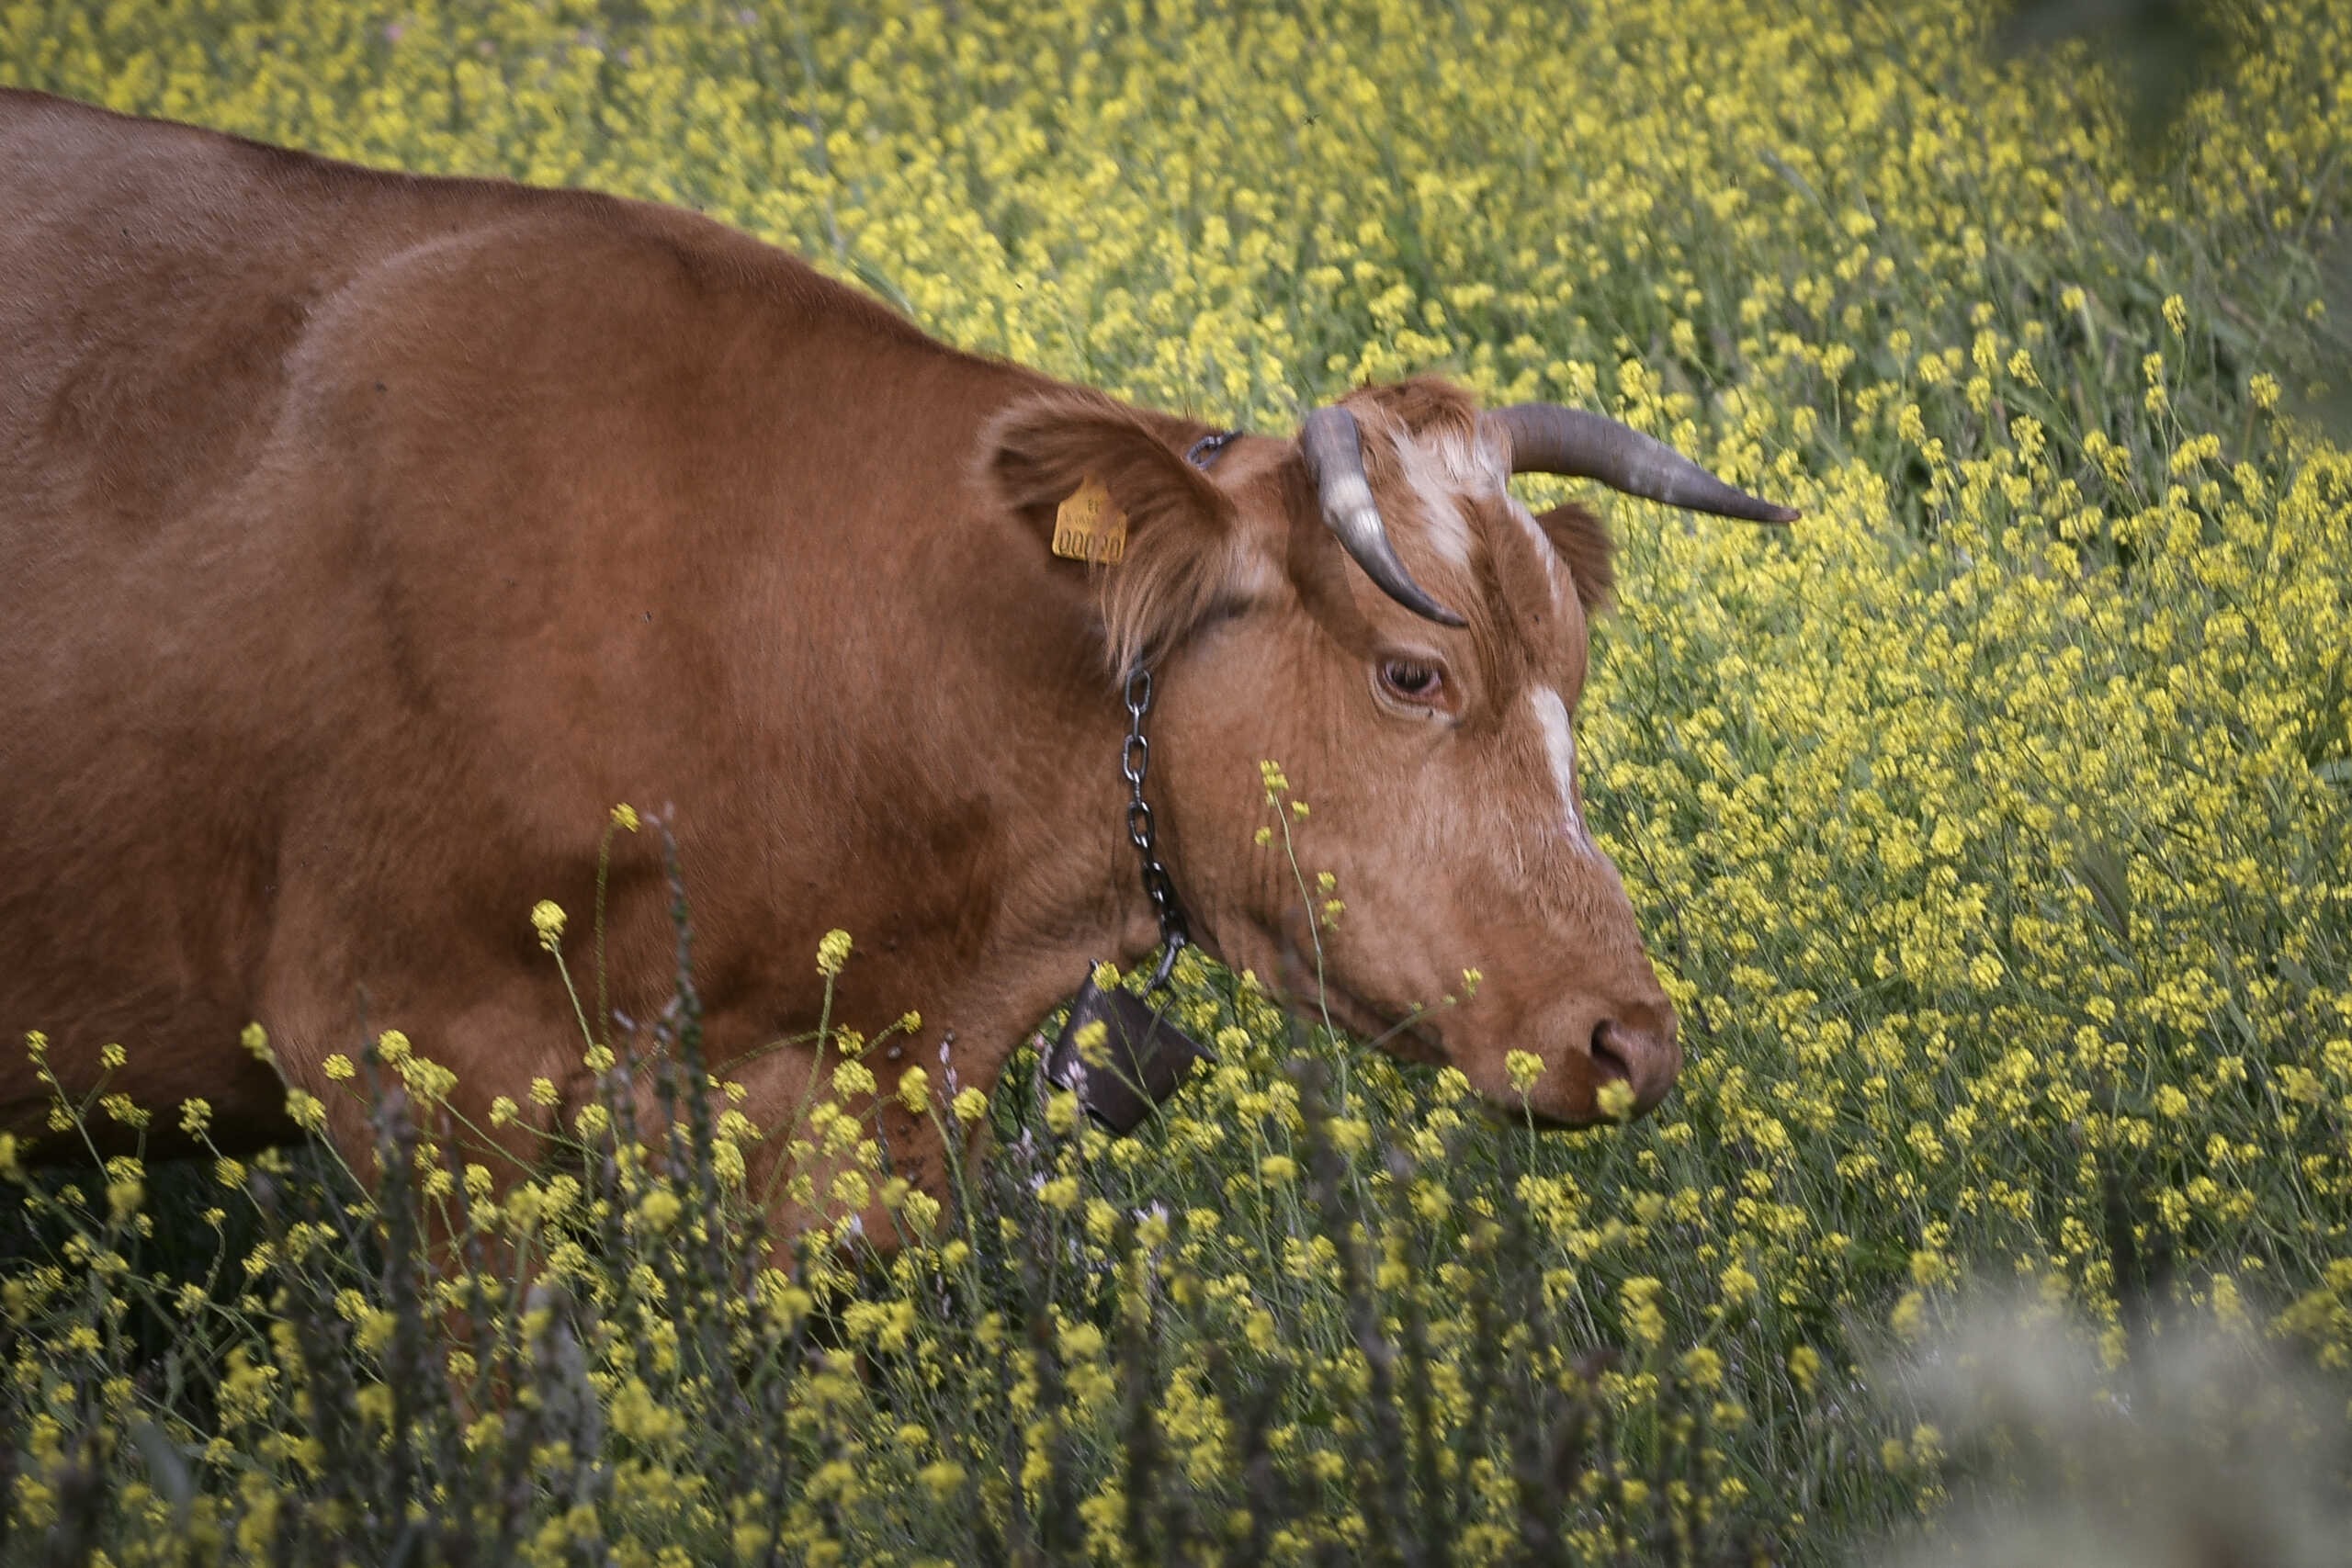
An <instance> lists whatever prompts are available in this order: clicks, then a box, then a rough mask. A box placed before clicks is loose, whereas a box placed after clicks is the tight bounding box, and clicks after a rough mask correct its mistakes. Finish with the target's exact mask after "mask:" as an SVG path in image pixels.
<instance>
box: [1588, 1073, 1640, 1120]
mask: <svg viewBox="0 0 2352 1568" xmlns="http://www.w3.org/2000/svg"><path fill="white" fill-rule="evenodd" d="M1593 1099H1594V1100H1596V1101H1597V1102H1598V1103H1599V1105H1600V1113H1601V1114H1602V1115H1603V1116H1606V1117H1608V1118H1609V1119H1610V1120H1611V1122H1623V1120H1625V1118H1626V1117H1628V1116H1631V1115H1632V1114H1633V1113H1634V1086H1633V1085H1631V1084H1629V1083H1627V1082H1626V1081H1625V1080H1624V1079H1623V1078H1611V1079H1610V1080H1609V1081H1608V1082H1607V1083H1605V1084H1602V1085H1601V1086H1600V1089H1599V1090H1597V1091H1596V1092H1595V1094H1594V1096H1593Z"/></svg>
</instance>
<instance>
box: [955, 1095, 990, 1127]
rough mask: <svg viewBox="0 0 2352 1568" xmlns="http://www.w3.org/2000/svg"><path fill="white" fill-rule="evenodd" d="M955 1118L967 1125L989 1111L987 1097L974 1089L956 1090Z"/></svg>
mask: <svg viewBox="0 0 2352 1568" xmlns="http://www.w3.org/2000/svg"><path fill="white" fill-rule="evenodd" d="M955 1110H956V1121H958V1122H963V1123H964V1124H965V1125H967V1126H969V1125H971V1124H972V1123H973V1122H978V1120H979V1119H980V1118H981V1117H983V1116H986V1115H987V1114H988V1113H989V1097H988V1096H987V1095H985V1094H982V1093H981V1092H980V1091H979V1090H978V1089H958V1090H956V1102H955Z"/></svg>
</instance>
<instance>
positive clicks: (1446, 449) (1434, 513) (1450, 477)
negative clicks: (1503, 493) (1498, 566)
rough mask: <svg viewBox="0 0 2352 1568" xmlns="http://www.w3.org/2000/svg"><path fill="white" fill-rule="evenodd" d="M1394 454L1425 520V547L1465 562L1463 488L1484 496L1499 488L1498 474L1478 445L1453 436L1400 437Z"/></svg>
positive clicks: (1459, 563) (1466, 536) (1466, 534)
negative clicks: (1404, 438)
mask: <svg viewBox="0 0 2352 1568" xmlns="http://www.w3.org/2000/svg"><path fill="white" fill-rule="evenodd" d="M1397 463H1398V465H1399V466H1400V467H1402V468H1404V470H1405V482H1406V483H1407V484H1408V485H1410V486H1411V487H1412V490H1413V496H1414V499H1415V500H1417V501H1419V502H1420V507H1421V515H1422V516H1423V517H1426V518H1427V519H1429V542H1430V548H1432V549H1434V550H1436V551H1437V553H1438V554H1440V555H1441V556H1443V557H1444V558H1446V559H1447V560H1449V561H1452V562H1453V564H1454V565H1456V566H1467V565H1468V564H1469V563H1470V522H1469V518H1468V517H1467V516H1466V515H1465V514H1464V511H1463V507H1462V503H1461V501H1460V497H1461V495H1462V493H1463V492H1464V491H1469V492H1471V493H1473V494H1480V495H1483V494H1485V493H1487V492H1488V491H1498V490H1500V489H1501V488H1502V482H1503V476H1502V474H1501V472H1500V470H1499V469H1498V467H1497V466H1496V464H1495V462H1494V461H1493V460H1492V457H1491V456H1490V455H1489V454H1488V453H1487V451H1486V449H1485V448H1484V447H1482V446H1477V445H1476V444H1475V443H1473V442H1468V441H1464V440H1463V439H1462V438H1461V437H1459V436H1456V435H1451V434H1448V435H1438V436H1432V437H1429V438H1427V439H1425V440H1420V441H1399V442H1397Z"/></svg>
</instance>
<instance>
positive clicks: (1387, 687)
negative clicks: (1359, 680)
mask: <svg viewBox="0 0 2352 1568" xmlns="http://www.w3.org/2000/svg"><path fill="white" fill-rule="evenodd" d="M1380 689H1381V690H1382V691H1384V692H1386V693H1387V694H1389V695H1390V696H1392V697H1395V698H1396V699H1397V701H1399V702H1405V703H1414V704H1417V705H1420V706H1423V707H1434V706H1436V705H1437V704H1438V703H1439V701H1440V700H1441V699H1442V697H1443V695H1444V693H1445V676H1444V674H1443V672H1442V671H1440V670H1439V669H1438V667H1437V666H1436V665H1434V664H1423V663H1421V662H1420V661H1419V660H1412V659H1384V660H1381V661H1380Z"/></svg>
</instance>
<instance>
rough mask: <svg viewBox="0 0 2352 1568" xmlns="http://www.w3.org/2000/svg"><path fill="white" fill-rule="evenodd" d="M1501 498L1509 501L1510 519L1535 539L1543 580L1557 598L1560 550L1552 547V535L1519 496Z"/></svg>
mask: <svg viewBox="0 0 2352 1568" xmlns="http://www.w3.org/2000/svg"><path fill="white" fill-rule="evenodd" d="M1503 499H1504V500H1505V501H1507V502H1510V514H1511V520H1512V521H1513V522H1515V523H1517V524H1518V525H1520V527H1521V528H1522V529H1524V530H1526V533H1527V536H1528V537H1529V538H1531V539H1532V540H1534V541H1535V553H1536V554H1537V555H1538V556H1540V557H1542V558H1543V560H1544V581H1546V582H1548V583H1550V584H1551V585H1552V596H1553V597H1554V598H1555V599H1557V598H1558V597H1559V596H1560V552H1559V551H1557V550H1555V549H1554V548H1553V547H1552V536H1551V535H1549V534H1546V533H1545V532H1544V525H1542V524H1541V523H1538V522H1537V521H1535V513H1532V512H1530V511H1528V510H1527V508H1526V507H1525V506H1523V505H1521V503H1520V499H1519V497H1517V496H1515V495H1506V496H1504V497H1503Z"/></svg>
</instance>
